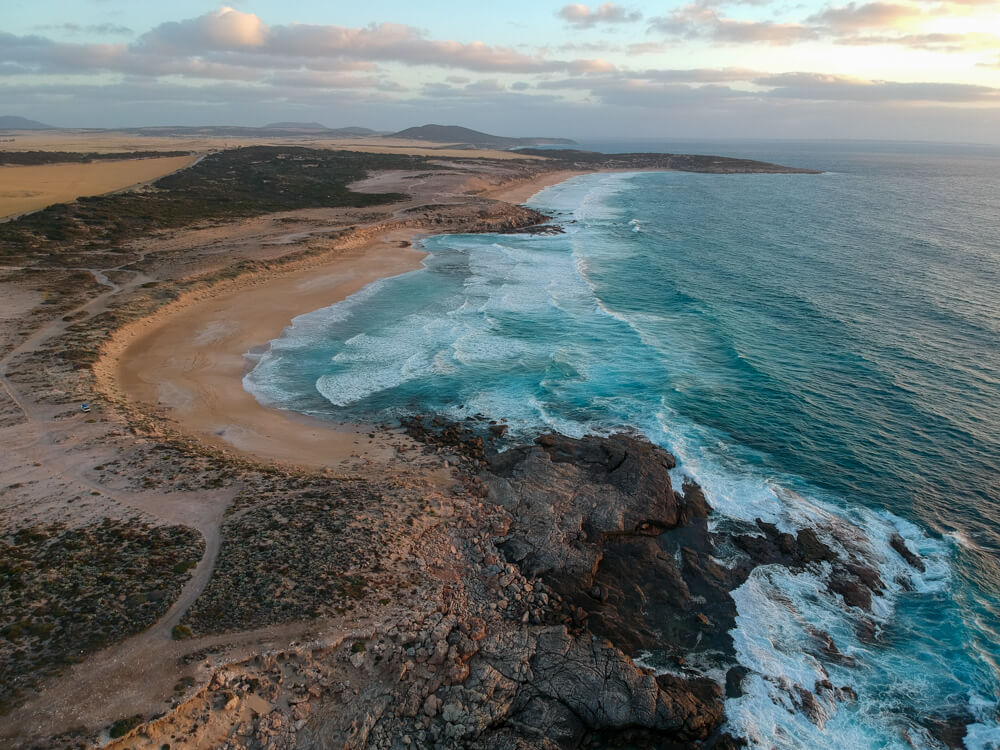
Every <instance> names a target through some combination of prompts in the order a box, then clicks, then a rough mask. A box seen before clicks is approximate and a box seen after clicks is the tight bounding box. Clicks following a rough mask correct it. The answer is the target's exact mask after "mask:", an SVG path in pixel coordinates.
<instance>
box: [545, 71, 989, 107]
mask: <svg viewBox="0 0 1000 750" xmlns="http://www.w3.org/2000/svg"><path fill="white" fill-rule="evenodd" d="M538 88H540V89H545V90H550V91H558V90H561V89H566V90H578V91H585V92H587V93H588V94H589V95H590V96H592V97H595V98H597V99H599V100H601V101H603V102H605V103H608V104H620V105H628V106H635V107H647V108H654V109H660V108H663V107H665V106H668V103H670V102H673V103H682V102H691V101H700V102H708V101H715V102H722V101H731V100H736V99H739V100H743V99H757V100H761V101H767V100H778V101H780V100H799V101H808V102H845V101H851V102H868V103H882V104H885V103H890V102H895V103H934V104H947V105H954V104H981V103H995V104H1000V88H992V87H989V86H975V85H969V84H957V83H936V82H923V83H921V82H917V83H909V82H894V81H878V80H868V79H863V78H852V77H849V76H839V75H833V74H827V73H811V72H802V73H777V74H769V73H762V72H760V71H755V70H752V69H745V68H692V69H676V70H646V71H642V72H636V71H632V72H625V71H615V72H612V73H608V74H605V75H599V76H594V77H591V78H564V79H553V80H547V81H542V82H540V83H539V84H538Z"/></svg>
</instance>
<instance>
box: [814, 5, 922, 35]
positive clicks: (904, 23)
mask: <svg viewBox="0 0 1000 750" xmlns="http://www.w3.org/2000/svg"><path fill="white" fill-rule="evenodd" d="M926 15H927V14H926V13H925V12H924V11H922V10H920V9H919V8H916V7H914V6H912V5H900V4H899V3H883V2H874V3H863V4H861V5H859V4H857V3H849V4H848V5H843V6H840V7H836V8H827V9H826V10H825V11H823V12H822V13H817V14H816V15H813V16H810V17H809V19H808V20H809V21H811V22H813V23H816V24H819V25H821V26H825V27H828V28H829V29H832V30H833V31H835V32H842V31H859V30H862V29H893V28H901V27H902V28H905V27H908V26H911V25H913V24H914V23H915V22H917V21H919V20H922V19H923V18H925V17H926Z"/></svg>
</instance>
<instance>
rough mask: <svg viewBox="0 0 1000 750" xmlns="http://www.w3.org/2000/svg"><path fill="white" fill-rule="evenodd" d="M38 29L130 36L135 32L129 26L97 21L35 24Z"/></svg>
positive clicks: (69, 32)
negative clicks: (85, 24)
mask: <svg viewBox="0 0 1000 750" xmlns="http://www.w3.org/2000/svg"><path fill="white" fill-rule="evenodd" d="M34 29H35V30H36V31H64V32H66V33H68V34H101V35H108V36H110V35H121V36H129V35H131V34H134V33H135V32H134V31H132V29H130V28H129V27H128V26H119V25H118V24H114V23H97V24H90V25H87V26H82V25H80V24H78V23H55V24H51V23H50V24H42V25H41V26H35V27H34Z"/></svg>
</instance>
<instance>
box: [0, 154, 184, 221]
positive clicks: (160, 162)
mask: <svg viewBox="0 0 1000 750" xmlns="http://www.w3.org/2000/svg"><path fill="white" fill-rule="evenodd" d="M39 150H41V149H39ZM52 150H64V151H66V150H70V149H67V148H56V147H55V146H53V147H52ZM86 150H88V151H90V150H96V149H86ZM197 158H198V157H197V155H191V156H174V157H169V158H163V159H130V160H127V161H113V162H91V163H89V164H41V165H37V166H0V218H2V217H7V216H16V215H17V214H23V213H26V212H28V211H37V210H38V209H40V208H45V207H46V206H50V205H52V204H53V203H65V202H67V201H71V200H74V199H76V198H79V197H80V196H83V195H101V194H102V193H111V192H114V191H115V190H121V189H123V188H127V187H129V186H131V185H138V184H140V183H143V182H149V181H151V180H155V179H157V178H159V177H162V176H163V175H166V174H170V173H171V172H175V171H177V170H178V169H181V168H182V167H186V166H187V165H188V164H191V163H193V162H194V161H195V160H196V159H197Z"/></svg>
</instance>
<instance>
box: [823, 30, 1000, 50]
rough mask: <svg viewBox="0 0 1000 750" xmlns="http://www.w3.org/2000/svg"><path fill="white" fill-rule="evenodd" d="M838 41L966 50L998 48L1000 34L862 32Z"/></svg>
mask: <svg viewBox="0 0 1000 750" xmlns="http://www.w3.org/2000/svg"><path fill="white" fill-rule="evenodd" d="M838 43H839V44H848V45H859V46H860V45H894V46H898V47H907V48H909V49H921V50H932V51H935V52H968V51H971V50H979V49H985V50H995V49H1000V36H997V35H996V34H988V33H983V32H971V33H968V34H940V33H936V34H934V33H932V34H893V35H885V34H863V35H857V36H851V35H848V36H843V37H841V38H840V39H839V40H838Z"/></svg>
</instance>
